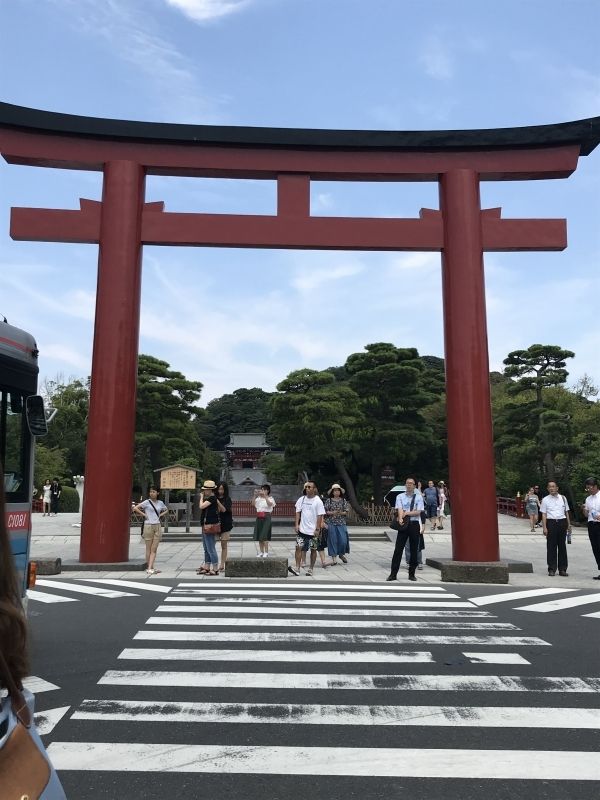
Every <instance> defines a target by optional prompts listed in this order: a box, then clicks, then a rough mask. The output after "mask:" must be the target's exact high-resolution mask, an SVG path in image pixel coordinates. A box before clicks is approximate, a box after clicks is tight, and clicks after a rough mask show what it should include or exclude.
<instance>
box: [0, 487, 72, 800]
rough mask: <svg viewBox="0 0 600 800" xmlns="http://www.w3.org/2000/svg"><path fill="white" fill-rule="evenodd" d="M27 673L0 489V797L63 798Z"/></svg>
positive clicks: (21, 619) (0, 489)
mask: <svg viewBox="0 0 600 800" xmlns="http://www.w3.org/2000/svg"><path fill="white" fill-rule="evenodd" d="M27 672H28V658H27V621H26V619H25V615H24V613H23V607H22V605H21V597H20V592H19V582H18V579H17V574H16V570H15V565H14V558H13V554H12V551H11V548H10V542H9V539H8V532H7V530H6V524H5V516H4V489H3V487H2V486H1V485H0V689H5V690H7V691H8V694H7V695H6V696H5V697H2V699H1V700H0V798H2V799H3V800H4V799H5V798H6V800H8V798H11V800H12V798H13V797H14V798H16V799H17V800H19V799H20V798H23V797H27V798H29V800H66V795H65V793H64V791H63V788H62V786H61V785H60V781H59V780H58V776H57V774H56V772H55V771H54V768H53V767H52V765H51V764H50V761H49V760H48V756H47V755H46V751H45V749H44V745H43V744H42V741H41V739H40V737H39V735H38V733H37V731H36V729H35V726H34V724H33V709H34V697H33V695H32V694H31V692H29V691H27V690H26V689H23V678H25V677H26V675H27Z"/></svg>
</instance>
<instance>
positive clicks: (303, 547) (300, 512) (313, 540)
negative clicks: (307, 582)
mask: <svg viewBox="0 0 600 800" xmlns="http://www.w3.org/2000/svg"><path fill="white" fill-rule="evenodd" d="M324 516H325V506H324V505H323V501H322V500H321V498H320V497H319V495H318V494H317V486H316V484H315V482H314V481H307V482H306V483H305V484H304V489H303V492H302V496H301V497H299V498H298V500H297V501H296V518H295V524H294V528H295V530H296V568H295V569H294V568H293V567H288V571H289V572H291V573H292V575H299V574H300V564H301V562H302V553H306V552H307V551H309V550H310V566H309V568H308V570H307V571H306V574H307V575H312V574H313V568H314V566H315V562H316V560H317V550H318V547H319V541H320V537H321V528H322V527H323V517H324Z"/></svg>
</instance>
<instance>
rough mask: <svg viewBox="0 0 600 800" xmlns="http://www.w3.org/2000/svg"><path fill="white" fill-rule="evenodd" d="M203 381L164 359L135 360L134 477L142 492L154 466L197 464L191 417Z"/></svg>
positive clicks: (144, 357) (145, 357) (196, 441)
mask: <svg viewBox="0 0 600 800" xmlns="http://www.w3.org/2000/svg"><path fill="white" fill-rule="evenodd" d="M201 390H202V384H201V383H200V382H199V381H189V380H187V379H186V378H185V376H184V375H182V374H181V372H175V371H174V370H171V369H170V366H169V364H168V363H167V362H166V361H161V360H160V359H158V358H154V356H148V355H140V357H139V360H138V383H137V408H136V434H135V465H134V470H135V480H136V483H137V486H138V488H139V489H140V490H141V491H142V493H145V491H146V489H147V487H148V485H149V484H150V483H151V482H152V481H153V474H154V470H156V469H158V468H159V467H164V466H167V465H168V464H172V463H182V464H187V465H189V466H193V467H199V466H200V451H201V444H200V440H199V438H198V434H197V430H196V427H195V426H194V424H193V418H194V416H195V414H196V411H197V408H196V405H195V404H196V403H197V402H198V400H199V399H200V392H201Z"/></svg>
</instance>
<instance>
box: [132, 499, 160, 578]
mask: <svg viewBox="0 0 600 800" xmlns="http://www.w3.org/2000/svg"><path fill="white" fill-rule="evenodd" d="M131 510H132V511H133V512H134V513H135V514H142V515H143V516H144V529H143V531H142V538H143V539H144V543H145V545H146V561H147V562H148V567H147V569H146V574H147V575H157V574H158V573H159V572H160V570H159V569H154V562H155V561H156V553H157V552H158V545H159V544H160V540H161V539H162V530H161V527H160V521H161V519H162V518H163V517H164V516H165V515H166V514H168V513H169V509H168V508H167V507H166V505H165V504H164V503H163V501H162V500H159V499H158V489H157V488H156V486H151V487H150V489H149V490H148V499H147V500H144V501H143V502H142V503H138V504H137V506H136V505H135V504H133V507H132V509H131Z"/></svg>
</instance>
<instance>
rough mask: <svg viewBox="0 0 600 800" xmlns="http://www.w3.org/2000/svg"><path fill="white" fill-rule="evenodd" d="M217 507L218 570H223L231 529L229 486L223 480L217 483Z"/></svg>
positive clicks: (231, 515) (231, 516)
mask: <svg viewBox="0 0 600 800" xmlns="http://www.w3.org/2000/svg"><path fill="white" fill-rule="evenodd" d="M217 507H218V509H219V518H220V520H221V533H220V534H217V537H218V539H219V542H220V543H221V563H220V564H219V572H224V571H225V564H226V563H227V547H228V545H229V540H230V539H231V531H232V530H233V513H232V507H231V497H229V486H228V485H227V484H226V483H225V482H224V481H221V483H219V484H218V485H217Z"/></svg>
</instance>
